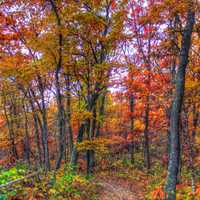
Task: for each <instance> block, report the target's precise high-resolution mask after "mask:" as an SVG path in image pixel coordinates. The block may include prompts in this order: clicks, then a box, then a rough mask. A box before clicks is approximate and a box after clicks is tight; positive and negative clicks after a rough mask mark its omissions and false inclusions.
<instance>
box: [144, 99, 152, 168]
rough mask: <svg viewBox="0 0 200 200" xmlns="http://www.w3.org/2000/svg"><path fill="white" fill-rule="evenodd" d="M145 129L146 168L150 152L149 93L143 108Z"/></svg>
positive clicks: (148, 165) (148, 164) (148, 163)
mask: <svg viewBox="0 0 200 200" xmlns="http://www.w3.org/2000/svg"><path fill="white" fill-rule="evenodd" d="M144 122H145V129H144V164H145V167H146V168H147V170H149V169H150V167H151V165H150V152H149V95H148V96H147V102H146V108H145V119H144Z"/></svg>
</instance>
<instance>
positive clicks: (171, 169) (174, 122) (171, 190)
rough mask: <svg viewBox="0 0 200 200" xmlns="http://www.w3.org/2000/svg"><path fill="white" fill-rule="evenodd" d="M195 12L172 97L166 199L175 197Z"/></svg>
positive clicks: (185, 37) (189, 20)
mask: <svg viewBox="0 0 200 200" xmlns="http://www.w3.org/2000/svg"><path fill="white" fill-rule="evenodd" d="M194 21H195V14H194V13H193V11H191V10H189V12H188V16H187V22H186V27H185V30H184V31H183V36H182V43H181V50H180V58H179V61H180V62H179V68H178V72H177V77H176V89H175V93H174V98H173V104H172V110H171V116H170V137H171V139H170V158H169V164H168V175H167V181H166V187H165V189H166V194H167V197H166V199H167V200H175V199H176V183H177V175H178V169H179V157H180V138H179V121H180V113H181V108H182V102H183V97H184V88H185V71H186V67H187V64H188V57H189V49H190V44H191V36H192V30H193V25H194Z"/></svg>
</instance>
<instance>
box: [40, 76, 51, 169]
mask: <svg viewBox="0 0 200 200" xmlns="http://www.w3.org/2000/svg"><path fill="white" fill-rule="evenodd" d="M38 83H39V91H40V96H41V104H42V106H41V107H42V112H41V115H42V146H43V152H44V165H45V170H46V171H49V170H50V168H51V167H50V160H49V146H48V129H47V114H46V105H45V97H44V85H43V83H42V80H41V77H40V76H38Z"/></svg>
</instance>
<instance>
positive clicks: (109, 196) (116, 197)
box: [99, 180, 143, 200]
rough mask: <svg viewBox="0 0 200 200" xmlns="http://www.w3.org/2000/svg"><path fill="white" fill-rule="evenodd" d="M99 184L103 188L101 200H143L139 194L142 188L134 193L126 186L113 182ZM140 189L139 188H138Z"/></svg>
mask: <svg viewBox="0 0 200 200" xmlns="http://www.w3.org/2000/svg"><path fill="white" fill-rule="evenodd" d="M99 184H100V185H101V186H102V191H101V194H100V198H99V199H101V200H140V199H143V198H142V196H141V194H139V193H138V191H140V188H137V190H135V191H133V190H130V188H127V187H126V186H124V185H121V184H119V183H117V182H115V181H113V180H107V181H101V182H99ZM136 187H138V186H136Z"/></svg>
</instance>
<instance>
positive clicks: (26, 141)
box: [23, 104, 31, 166]
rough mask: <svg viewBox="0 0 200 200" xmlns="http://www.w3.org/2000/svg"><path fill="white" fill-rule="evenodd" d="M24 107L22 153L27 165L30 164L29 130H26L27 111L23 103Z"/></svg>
mask: <svg viewBox="0 0 200 200" xmlns="http://www.w3.org/2000/svg"><path fill="white" fill-rule="evenodd" d="M23 109H24V130H25V138H24V154H25V159H26V160H27V162H28V165H29V166H30V164H31V163H30V152H31V150H30V139H29V132H28V118H27V112H26V107H25V104H23Z"/></svg>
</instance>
